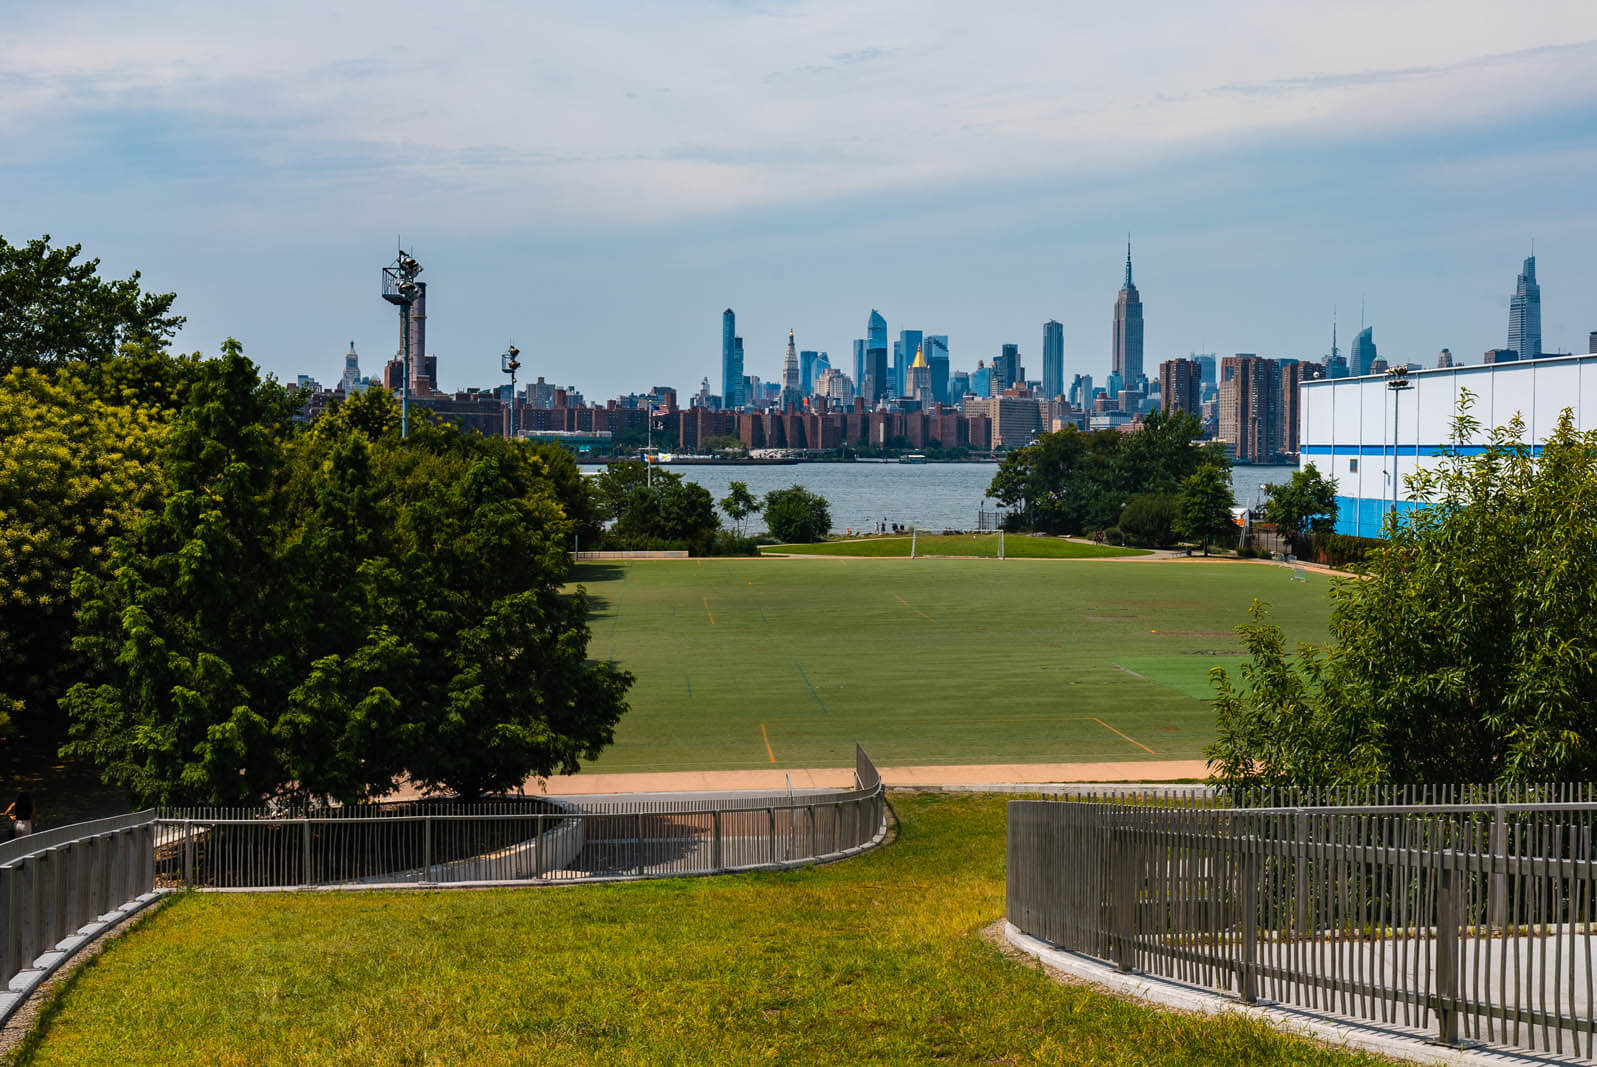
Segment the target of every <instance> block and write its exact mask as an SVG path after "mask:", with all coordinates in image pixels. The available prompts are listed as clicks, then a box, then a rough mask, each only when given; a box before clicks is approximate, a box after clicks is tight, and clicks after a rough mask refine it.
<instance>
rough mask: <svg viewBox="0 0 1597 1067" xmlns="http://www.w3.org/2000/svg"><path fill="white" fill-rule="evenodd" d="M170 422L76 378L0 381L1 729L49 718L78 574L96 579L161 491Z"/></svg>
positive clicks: (158, 411) (12, 376)
mask: <svg viewBox="0 0 1597 1067" xmlns="http://www.w3.org/2000/svg"><path fill="white" fill-rule="evenodd" d="M166 426H167V411H166V410H165V409H163V408H161V407H157V406H154V405H152V404H151V403H150V402H149V401H148V400H146V399H144V398H143V397H142V395H141V394H137V393H135V392H134V391H133V390H132V389H131V388H128V389H119V388H116V387H115V386H111V387H109V388H108V387H107V386H106V385H105V380H104V379H103V378H100V377H98V376H97V377H96V379H95V381H92V382H91V381H90V380H88V379H86V378H85V377H84V376H82V375H80V374H79V373H77V372H76V371H73V370H59V371H54V372H48V373H47V372H42V371H39V370H34V369H28V368H19V369H15V370H12V371H11V372H9V373H8V374H6V375H5V376H4V377H0V719H3V718H4V716H5V713H6V712H7V711H10V712H16V711H18V710H22V709H23V708H24V707H26V708H27V710H29V711H30V712H31V713H33V714H36V715H37V714H47V713H48V712H49V711H50V707H49V706H43V707H41V706H38V705H41V704H44V705H50V706H53V699H52V697H53V696H54V695H58V694H57V692H56V687H57V685H58V684H59V682H60V680H61V679H62V678H63V676H64V675H65V674H67V673H68V668H69V665H70V661H71V656H70V649H69V647H68V642H69V639H70V631H71V627H72V613H73V610H74V604H73V599H72V578H73V574H74V572H75V571H76V570H77V569H78V568H91V569H102V568H103V567H104V566H105V562H106V558H107V556H106V543H107V541H108V540H109V539H110V538H112V537H116V536H119V535H121V534H123V533H125V532H127V531H128V530H129V528H130V526H131V524H132V523H133V521H134V520H135V519H136V517H137V516H138V514H139V512H140V510H141V509H142V508H143V507H144V506H145V505H146V504H147V503H148V502H149V500H150V499H151V496H152V494H153V493H154V492H155V490H156V487H157V486H158V484H159V478H160V473H159V467H158V464H157V462H156V454H157V452H158V450H159V448H160V444H161V440H162V437H163V435H164V433H165V430H166Z"/></svg>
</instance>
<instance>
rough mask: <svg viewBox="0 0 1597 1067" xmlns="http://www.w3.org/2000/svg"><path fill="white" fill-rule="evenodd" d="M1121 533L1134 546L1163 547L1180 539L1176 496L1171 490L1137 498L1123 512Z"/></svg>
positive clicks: (1121, 515)
mask: <svg viewBox="0 0 1597 1067" xmlns="http://www.w3.org/2000/svg"><path fill="white" fill-rule="evenodd" d="M1120 532H1121V533H1123V534H1125V535H1126V537H1127V538H1128V539H1129V540H1130V541H1131V543H1132V544H1134V545H1143V546H1145V547H1149V548H1159V547H1162V546H1164V545H1169V544H1174V543H1175V539H1176V498H1175V497H1173V496H1171V495H1170V494H1168V493H1144V494H1143V495H1141V496H1138V497H1133V498H1132V499H1131V502H1130V503H1128V504H1127V505H1126V508H1125V510H1124V511H1122V512H1121V513H1120Z"/></svg>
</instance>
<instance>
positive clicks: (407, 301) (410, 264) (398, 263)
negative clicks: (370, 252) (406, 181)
mask: <svg viewBox="0 0 1597 1067" xmlns="http://www.w3.org/2000/svg"><path fill="white" fill-rule="evenodd" d="M420 273H421V264H420V263H418V262H416V259H415V257H414V256H412V255H411V254H410V253H408V252H406V251H405V250H404V249H403V248H401V249H400V250H399V254H398V255H397V256H395V257H394V265H393V266H391V267H384V268H383V299H384V300H386V301H388V302H389V303H390V304H397V305H399V349H400V359H401V361H402V362H403V364H404V378H403V380H401V381H400V383H399V436H400V437H409V436H410V305H411V304H413V303H415V302H416V275H418V274H420Z"/></svg>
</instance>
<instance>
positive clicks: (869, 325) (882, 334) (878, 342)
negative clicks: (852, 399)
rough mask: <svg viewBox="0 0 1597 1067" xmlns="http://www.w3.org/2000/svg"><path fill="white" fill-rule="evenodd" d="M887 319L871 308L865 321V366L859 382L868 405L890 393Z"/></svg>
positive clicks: (871, 405) (872, 405) (861, 393)
mask: <svg viewBox="0 0 1597 1067" xmlns="http://www.w3.org/2000/svg"><path fill="white" fill-rule="evenodd" d="M888 369H889V368H888V366H887V320H886V319H884V318H882V313H881V312H880V311H877V310H876V309H875V308H871V317H870V318H869V319H868V320H866V323H865V367H864V377H863V378H862V379H861V382H860V395H861V396H863V397H864V398H865V403H866V405H867V406H869V407H874V406H876V402H877V401H878V400H880V399H881V398H882V397H884V396H890V395H891V394H892V387H893V383H892V382H891V381H889V380H888V377H887V372H888Z"/></svg>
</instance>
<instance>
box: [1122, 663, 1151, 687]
mask: <svg viewBox="0 0 1597 1067" xmlns="http://www.w3.org/2000/svg"><path fill="white" fill-rule="evenodd" d="M1115 669H1116V670H1121V671H1125V672H1126V673H1127V674H1129V675H1131V676H1132V677H1133V678H1141V679H1142V680H1143V681H1145V682H1152V681H1153V679H1152V678H1149V677H1148V676H1147V675H1146V674H1138V673H1137V672H1136V671H1134V670H1132V669H1131V668H1130V667H1122V666H1120V664H1118V663H1117V664H1115ZM1154 684H1156V685H1157V684H1158V683H1154Z"/></svg>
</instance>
